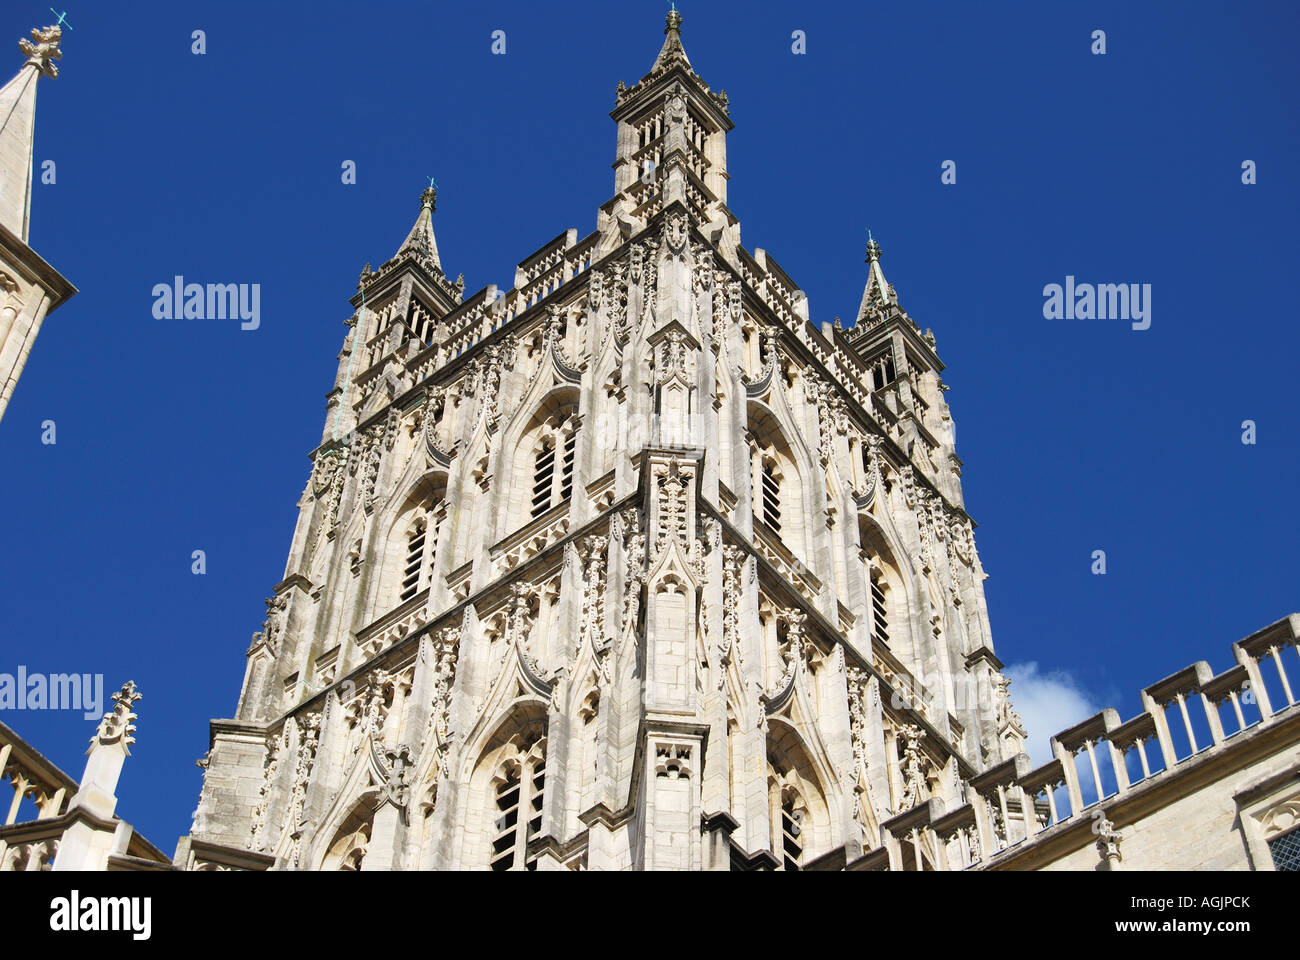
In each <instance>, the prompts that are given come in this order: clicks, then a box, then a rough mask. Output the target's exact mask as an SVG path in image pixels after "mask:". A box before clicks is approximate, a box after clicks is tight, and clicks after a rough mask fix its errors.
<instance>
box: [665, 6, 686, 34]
mask: <svg viewBox="0 0 1300 960" xmlns="http://www.w3.org/2000/svg"><path fill="white" fill-rule="evenodd" d="M672 7H673V8H672V9H671V10H670V11H668V19H667V24H668V25H667V26H666V27H665V28H664V33H668V31H670V30H681V29H682V15H681V14H680V13H678V12H677V4H676V3H673V5H672Z"/></svg>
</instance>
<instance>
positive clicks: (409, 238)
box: [397, 184, 442, 273]
mask: <svg viewBox="0 0 1300 960" xmlns="http://www.w3.org/2000/svg"><path fill="white" fill-rule="evenodd" d="M437 206H438V188H437V187H435V186H433V185H432V184H431V185H430V186H429V187H428V188H427V189H426V190H425V191H424V193H422V194H421V195H420V215H419V216H418V217H416V218H415V225H414V226H412V227H411V232H410V233H408V234H407V235H406V240H405V241H403V243H402V245H401V246H400V247H399V248H398V249H397V256H398V257H402V256H411V257H414V258H415V259H416V261H417V262H419V263H420V265H421V266H423V267H424V268H425V269H427V270H429V271H430V272H434V271H436V272H438V273H442V261H441V260H439V259H438V241H437V240H436V239H435V238H434V235H433V211H434V210H435V209H437Z"/></svg>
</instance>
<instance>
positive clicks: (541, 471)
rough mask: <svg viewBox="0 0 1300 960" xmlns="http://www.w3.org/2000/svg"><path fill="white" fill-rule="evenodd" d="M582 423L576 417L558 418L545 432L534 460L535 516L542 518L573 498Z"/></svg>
mask: <svg viewBox="0 0 1300 960" xmlns="http://www.w3.org/2000/svg"><path fill="white" fill-rule="evenodd" d="M577 456H578V424H577V418H576V417H574V416H573V415H572V414H570V415H568V416H565V417H562V418H561V417H556V418H554V419H553V420H552V421H551V422H549V423H547V424H546V425H545V427H543V430H542V436H541V439H540V443H539V445H538V447H537V454H536V457H535V458H534V460H533V489H532V501H531V507H530V510H531V513H530V516H532V517H540V516H541V515H542V514H544V513H546V512H547V511H548V510H550V509H551V508H552V507H556V506H559V505H560V504H561V503H563V502H565V501H566V500H569V499H570V498H572V496H573V478H574V472H575V467H576V465H577Z"/></svg>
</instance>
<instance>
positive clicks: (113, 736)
mask: <svg viewBox="0 0 1300 960" xmlns="http://www.w3.org/2000/svg"><path fill="white" fill-rule="evenodd" d="M142 698H143V694H141V693H140V692H139V691H138V690H136V688H135V681H134V680H128V681H127V682H126V683H124V684H122V689H121V690H118V691H117V692H116V693H114V694H113V709H112V710H110V711H109V712H108V713H106V714H104V718H103V719H102V720H100V721H99V727H98V729H96V730H95V735H94V736H93V737H91V738H90V747H91V749H92V750H93V749H94V748H95V747H97V746H101V747H106V746H110V745H111V744H115V743H121V744H122V749H123V751H125V752H126V753H127V755H130V753H131V750H130V747H131V744H133V743H135V737H134V736H132V734H134V733H135V721H136V720H137V719H138V718H137V717H136V715H135V704H136V702H137V701H138V700H140V699H142Z"/></svg>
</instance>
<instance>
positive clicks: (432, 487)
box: [375, 467, 448, 615]
mask: <svg viewBox="0 0 1300 960" xmlns="http://www.w3.org/2000/svg"><path fill="white" fill-rule="evenodd" d="M447 479H448V474H447V470H446V469H445V468H441V467H439V468H433V469H428V470H425V471H424V472H423V474H422V475H421V476H420V477H419V478H418V479H417V480H415V481H414V482H413V483H412V484H411V485H410V486H409V487H406V488H405V489H406V491H407V492H406V495H405V496H403V497H401V498H400V499H398V498H394V500H393V507H392V508H391V509H390V510H389V511H387V520H388V528H387V533H386V535H385V537H384V539H383V546H382V548H381V550H382V552H381V554H380V576H379V597H378V603H377V605H376V611H375V612H376V614H377V615H378V614H380V613H383V612H384V611H387V610H390V609H392V608H393V607H396V606H398V605H399V604H402V603H405V602H406V601H408V600H410V599H412V598H413V597H415V596H416V595H417V594H419V593H421V592H422V591H424V590H426V589H427V588H428V587H429V585H430V583H431V581H432V575H433V569H434V560H435V558H436V556H437V551H438V547H439V543H440V542H441V541H442V540H443V539H444V538H443V536H442V533H443V530H444V528H445V527H446V519H447Z"/></svg>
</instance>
